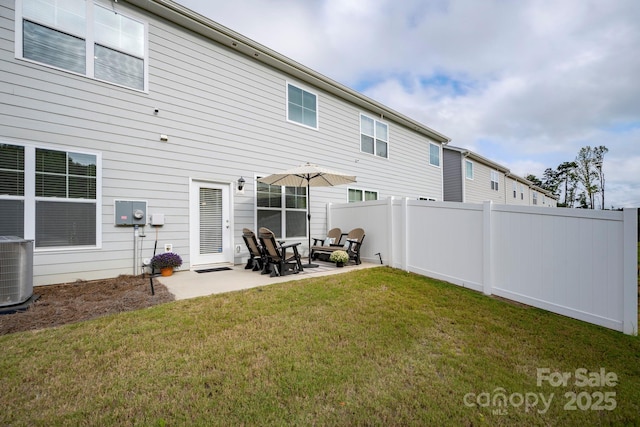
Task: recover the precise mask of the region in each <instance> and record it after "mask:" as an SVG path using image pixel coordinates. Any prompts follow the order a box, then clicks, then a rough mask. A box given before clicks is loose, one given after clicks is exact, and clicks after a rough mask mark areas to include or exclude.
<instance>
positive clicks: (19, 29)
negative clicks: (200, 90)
mask: <svg viewBox="0 0 640 427" xmlns="http://www.w3.org/2000/svg"><path fill="white" fill-rule="evenodd" d="M22 3H23V0H16V3H15V16H14V18H15V22H14V24H15V31H14V34H15V43H14V47H15V49H14V51H15V58H16V59H18V60H21V61H26V62H29V63H31V64H36V65H40V66H43V67H47V68H51V69H54V70H58V71H62V72H64V73H69V74H73V75H76V76H81V77H85V78H88V79H91V80H95V81H98V82H103V83H106V84H110V85H114V86H118V87H121V88H124V89H128V90H134V91H137V92H143V93H149V22H148V21H147V20H146V19H144V18H143V17H142V16H140V15H139V14H138V13H135V12H134V11H132V10H130V9H128V8H124V7H118V3H113V4H112V3H105V2H102V1H96V0H93V1H86V9H85V10H86V15H85V19H86V25H87V27H86V29H87V31H86V34H85V35H84V41H85V46H86V58H85V72H84V73H79V72H76V71H71V70H68V69H65V68H60V67H56V66H55V65H51V64H47V63H45V62H39V61H36V60H34V59H30V58H25V57H24V54H23V42H24V37H23V21H24V19H25V18H24V14H23V7H22V6H23V4H22ZM95 7H103V8H107V9H112V8H115V7H118V10H117V13H118V15H121V16H123V17H125V18H129V19H131V20H133V21H136V22H138V23H140V24H142V25H143V26H144V47H143V51H144V56H143V57H142V58H140V59H142V60H143V84H142V86H143V88H142V89H138V88H134V87H130V86H125V85H123V84H120V83H116V82H112V81H109V80H103V79H100V78H97V77H95V67H94V47H95V45H96V44H99V43H97V42H96V40H95V38H94V30H95V22H94V21H93V16H94V9H95ZM123 12H124V13H123ZM29 21H30V22H33V23H35V24H36V25H40V26H44V27H46V28H51V29H53V30H55V31H60V32H62V33H64V34H68V35H71V36H74V37H78V36H77V34H72V33H69V32H67V31H62V30H59V29H57V28H55V27H50V26H48V25H45V24H41V23H38V22H36V21H34V20H32V19H29ZM100 46H103V45H102V44H100ZM105 47H107V48H108V49H114V48H113V47H111V46H105ZM114 50H116V51H118V52H120V53H122V54H126V55H129V56H134V57H136V58H138V56H137V55H132V54H131V52H125V51H122V50H119V49H114Z"/></svg>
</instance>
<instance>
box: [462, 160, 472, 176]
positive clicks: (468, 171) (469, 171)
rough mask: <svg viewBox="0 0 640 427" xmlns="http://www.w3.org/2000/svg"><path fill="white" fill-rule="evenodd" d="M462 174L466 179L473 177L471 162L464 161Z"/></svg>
mask: <svg viewBox="0 0 640 427" xmlns="http://www.w3.org/2000/svg"><path fill="white" fill-rule="evenodd" d="M464 176H465V178H467V179H473V163H471V162H470V161H469V160H465V161H464Z"/></svg>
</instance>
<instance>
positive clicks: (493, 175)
mask: <svg viewBox="0 0 640 427" xmlns="http://www.w3.org/2000/svg"><path fill="white" fill-rule="evenodd" d="M499 179H500V175H499V174H498V171H491V189H492V190H496V191H498V181H499Z"/></svg>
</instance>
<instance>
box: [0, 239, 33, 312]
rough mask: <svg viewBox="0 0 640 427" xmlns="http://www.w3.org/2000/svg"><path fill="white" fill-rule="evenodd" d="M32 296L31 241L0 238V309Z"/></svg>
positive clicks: (19, 302)
mask: <svg viewBox="0 0 640 427" xmlns="http://www.w3.org/2000/svg"><path fill="white" fill-rule="evenodd" d="M32 295H33V240H25V239H22V238H20V237H16V236H0V307H4V306H9V305H15V304H22V303H23V302H25V301H26V300H28V299H29V298H31V296H32Z"/></svg>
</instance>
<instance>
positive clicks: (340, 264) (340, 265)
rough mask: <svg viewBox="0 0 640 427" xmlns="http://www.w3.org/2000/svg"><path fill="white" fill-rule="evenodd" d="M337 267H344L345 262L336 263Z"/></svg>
mask: <svg viewBox="0 0 640 427" xmlns="http://www.w3.org/2000/svg"><path fill="white" fill-rule="evenodd" d="M336 267H344V262H340V261H338V262H336Z"/></svg>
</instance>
